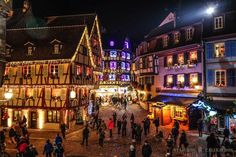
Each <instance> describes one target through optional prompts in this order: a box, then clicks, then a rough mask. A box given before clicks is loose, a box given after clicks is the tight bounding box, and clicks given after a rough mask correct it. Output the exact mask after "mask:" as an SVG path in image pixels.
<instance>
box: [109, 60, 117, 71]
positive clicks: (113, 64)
mask: <svg viewBox="0 0 236 157" xmlns="http://www.w3.org/2000/svg"><path fill="white" fill-rule="evenodd" d="M116 67H117V65H116V62H114V61H112V62H110V69H111V70H116Z"/></svg>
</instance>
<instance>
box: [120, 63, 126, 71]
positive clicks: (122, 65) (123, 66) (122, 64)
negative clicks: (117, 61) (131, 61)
mask: <svg viewBox="0 0 236 157" xmlns="http://www.w3.org/2000/svg"><path fill="white" fill-rule="evenodd" d="M125 67H126V65H125V62H121V69H122V70H125Z"/></svg>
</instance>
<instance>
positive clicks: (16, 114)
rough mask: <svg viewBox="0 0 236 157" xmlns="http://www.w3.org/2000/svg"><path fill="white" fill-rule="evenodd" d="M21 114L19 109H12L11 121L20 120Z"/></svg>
mask: <svg viewBox="0 0 236 157" xmlns="http://www.w3.org/2000/svg"><path fill="white" fill-rule="evenodd" d="M21 116H22V112H21V111H19V110H14V111H13V121H14V122H16V121H21Z"/></svg>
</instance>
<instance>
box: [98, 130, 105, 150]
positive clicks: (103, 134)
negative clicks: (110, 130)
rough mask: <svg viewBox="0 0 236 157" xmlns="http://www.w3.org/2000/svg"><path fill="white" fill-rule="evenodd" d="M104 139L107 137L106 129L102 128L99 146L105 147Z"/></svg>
mask: <svg viewBox="0 0 236 157" xmlns="http://www.w3.org/2000/svg"><path fill="white" fill-rule="evenodd" d="M104 139H105V131H104V130H102V129H100V130H99V139H98V143H99V146H101V147H103V144H104Z"/></svg>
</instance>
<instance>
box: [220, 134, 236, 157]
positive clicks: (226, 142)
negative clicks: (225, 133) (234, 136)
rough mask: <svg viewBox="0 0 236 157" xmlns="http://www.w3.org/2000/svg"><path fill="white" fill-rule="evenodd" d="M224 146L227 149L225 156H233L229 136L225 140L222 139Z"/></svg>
mask: <svg viewBox="0 0 236 157" xmlns="http://www.w3.org/2000/svg"><path fill="white" fill-rule="evenodd" d="M222 146H223V148H224V149H225V156H226V157H229V156H233V154H232V155H231V151H229V150H230V142H229V138H227V137H226V138H225V140H224V141H222Z"/></svg>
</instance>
